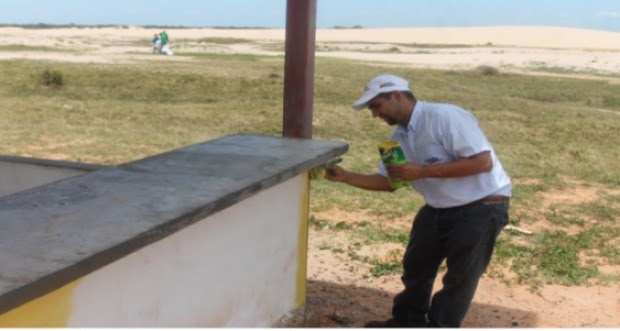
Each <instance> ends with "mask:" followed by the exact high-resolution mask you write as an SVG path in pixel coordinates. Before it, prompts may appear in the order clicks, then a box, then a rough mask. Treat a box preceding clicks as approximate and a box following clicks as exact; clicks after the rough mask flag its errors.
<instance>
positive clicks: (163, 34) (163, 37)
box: [159, 31, 168, 48]
mask: <svg viewBox="0 0 620 331" xmlns="http://www.w3.org/2000/svg"><path fill="white" fill-rule="evenodd" d="M159 39H160V40H161V48H163V47H164V46H166V45H167V44H168V34H167V33H166V31H162V32H161V33H160V34H159Z"/></svg>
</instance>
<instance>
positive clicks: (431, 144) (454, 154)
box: [379, 101, 512, 208]
mask: <svg viewBox="0 0 620 331" xmlns="http://www.w3.org/2000/svg"><path fill="white" fill-rule="evenodd" d="M391 139H392V140H396V141H398V142H399V143H400V145H401V147H402V149H403V152H404V154H405V156H406V157H407V161H408V162H413V163H416V164H419V165H422V166H426V165H430V164H434V163H448V162H451V161H454V160H456V159H460V158H466V157H470V156H472V155H475V154H478V153H481V152H485V151H490V153H491V158H492V160H493V169H492V170H491V171H490V172H487V173H481V174H477V175H472V176H466V177H455V178H423V179H418V180H415V181H413V183H412V185H413V188H414V189H415V190H416V191H418V192H420V193H421V194H422V195H423V196H424V199H425V200H426V203H427V204H428V205H430V206H431V207H435V208H449V207H456V206H462V205H465V204H468V203H470V202H473V201H476V200H478V199H481V198H484V197H486V196H488V195H503V196H511V195H512V193H511V191H512V186H511V184H510V178H509V177H508V175H507V174H506V172H505V171H504V168H503V167H502V164H501V163H500V162H499V159H498V158H497V155H495V151H494V150H493V147H492V146H491V144H490V143H489V141H488V140H487V138H486V136H485V135H484V133H483V132H482V130H481V129H480V127H479V126H478V121H477V120H476V118H475V117H474V116H473V115H472V114H471V113H470V112H469V111H466V110H464V109H462V108H460V107H458V106H455V105H450V104H438V103H427V102H422V101H418V102H417V103H416V105H415V108H414V109H413V115H412V116H411V120H410V121H409V125H408V126H407V127H404V126H402V125H399V126H398V127H397V128H396V129H395V130H394V132H393V133H392V137H391ZM379 173H380V174H381V175H383V176H387V170H386V169H385V166H384V164H383V162H381V163H380V166H379Z"/></svg>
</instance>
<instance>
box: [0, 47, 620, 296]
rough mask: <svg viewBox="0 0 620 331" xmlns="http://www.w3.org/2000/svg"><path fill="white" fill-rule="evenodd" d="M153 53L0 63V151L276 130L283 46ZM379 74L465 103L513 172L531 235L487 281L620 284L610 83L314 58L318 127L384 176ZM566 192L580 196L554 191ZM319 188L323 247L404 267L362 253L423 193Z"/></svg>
mask: <svg viewBox="0 0 620 331" xmlns="http://www.w3.org/2000/svg"><path fill="white" fill-rule="evenodd" d="M205 42H213V40H205ZM216 42H218V41H216ZM158 59H160V58H158V57H155V56H154V58H153V61H148V62H144V63H141V64H131V65H130V64H70V63H60V62H43V61H23V60H11V61H0V68H1V71H2V72H3V75H0V85H1V86H2V88H1V89H0V141H1V142H2V144H0V154H5V155H21V156H32V157H39V158H53V159H62V160H69V161H78V162H86V163H96V164H107V165H112V164H119V163H123V162H128V161H131V160H135V159H137V158H142V157H146V156H149V155H152V154H155V153H161V152H163V151H167V150H170V149H175V148H179V147H182V146H186V145H189V144H193V143H198V142H202V141H205V140H209V139H213V138H216V137H220V136H223V135H227V134H234V133H255V134H266V135H274V136H279V135H281V132H282V128H281V126H282V116H281V113H282V99H283V95H282V91H283V63H284V59H283V58H282V57H261V56H256V55H252V56H231V55H208V54H202V55H200V56H197V54H192V55H186V56H185V58H182V59H181V60H180V61H174V62H172V61H157V60H158ZM384 72H393V73H397V74H399V75H402V76H404V77H406V78H408V79H409V80H410V81H411V83H412V86H413V89H414V93H415V94H416V96H417V97H418V99H420V100H426V101H437V102H451V103H456V104H459V105H462V106H464V107H466V108H468V109H470V110H471V111H472V112H473V113H474V114H475V115H476V116H477V118H478V120H479V123H480V125H481V126H482V128H483V130H484V131H485V132H486V133H487V135H488V136H489V139H490V140H491V142H492V143H493V145H494V146H495V148H496V150H497V152H498V154H499V157H500V159H501V161H502V163H503V165H504V167H505V168H506V169H507V171H508V172H509V174H510V175H511V177H512V179H513V180H514V198H513V201H512V205H511V208H512V209H511V225H512V226H515V227H520V228H525V229H530V230H533V234H531V235H527V234H524V233H522V232H519V231H514V230H507V231H504V232H503V233H502V235H501V237H500V240H499V243H498V249H497V252H496V254H495V256H494V261H493V264H492V267H491V268H490V270H489V272H488V274H489V275H490V276H493V277H499V278H501V279H503V280H504V281H506V282H516V283H521V284H528V285H530V286H532V288H536V287H537V286H540V285H542V284H546V283H554V284H565V285H572V284H589V283H594V282H618V281H620V273H619V272H618V270H620V258H619V255H620V254H619V253H620V252H619V250H618V248H617V247H619V244H620V225H619V224H620V223H619V222H618V221H619V220H620V167H618V166H617V165H618V164H619V163H620V149H618V147H617V142H618V141H620V115H619V114H620V97H619V96H618V85H617V84H616V83H613V82H610V81H608V80H607V79H606V78H605V77H599V78H596V77H594V78H591V79H583V78H580V79H574V78H570V77H563V78H559V77H536V76H524V75H517V74H507V73H502V72H501V71H498V70H497V69H495V68H491V67H481V68H478V69H477V70H471V71H441V70H419V69H411V68H405V67H402V68H398V67H395V66H394V65H389V66H388V65H386V66H381V65H377V64H374V65H368V64H365V63H363V62H355V61H348V60H347V61H345V60H337V59H325V58H321V59H317V63H316V75H315V90H314V93H315V98H314V119H313V136H314V138H315V139H325V140H338V141H345V142H348V143H349V144H350V150H349V152H348V153H347V154H346V155H345V157H344V161H343V163H342V164H343V166H345V167H347V168H350V169H352V170H356V171H361V172H371V171H375V169H376V167H377V162H378V152H377V148H376V146H377V143H379V142H381V141H383V140H385V139H386V137H388V136H389V133H390V132H391V130H392V128H390V127H388V126H386V125H385V124H384V123H382V122H380V121H378V120H375V119H372V118H371V116H370V114H369V113H368V112H359V113H358V112H353V111H352V110H351V109H350V104H351V102H352V101H353V100H354V99H355V98H356V97H357V96H358V94H359V93H360V91H361V87H362V85H363V84H364V83H365V82H366V81H367V80H368V79H369V78H370V77H372V76H374V75H377V74H380V73H384ZM51 87H54V88H51ZM601 110H603V111H601ZM557 192H560V193H561V192H570V193H571V194H573V196H576V197H577V199H576V200H577V201H573V200H561V199H555V198H554V197H556V196H557V195H558V194H555V193H557ZM583 192H588V194H587V195H585V194H584V193H583ZM311 196H312V202H311V224H312V227H313V229H314V230H313V231H320V232H323V231H325V232H330V233H334V234H337V233H340V234H345V237H346V238H347V240H346V244H345V243H337V242H332V243H329V244H326V245H324V246H323V247H322V249H330V250H332V251H334V253H336V254H344V255H347V256H349V257H350V258H353V259H357V260H359V261H361V262H363V263H367V264H368V265H369V266H370V270H371V271H370V275H369V277H373V276H376V277H380V276H381V275H385V274H389V273H394V272H399V270H400V269H399V268H400V265H399V263H398V261H399V259H400V256H399V252H398V250H397V251H396V252H392V253H390V254H388V256H384V257H368V256H362V255H361V254H360V251H359V249H360V247H362V246H364V245H374V244H377V243H392V244H396V245H397V246H398V247H403V245H404V244H405V243H406V240H407V236H408V230H409V229H408V224H407V222H409V221H408V220H409V219H410V218H411V217H412V216H413V214H414V213H415V212H416V210H417V209H418V208H419V207H420V206H421V205H422V204H423V201H422V199H421V198H420V196H419V195H417V194H416V193H414V192H412V191H411V190H408V189H401V190H398V191H397V192H395V193H393V194H387V193H372V192H365V191H361V190H356V189H353V188H350V187H346V186H344V185H336V184H333V183H329V182H327V181H324V180H317V181H313V182H312V195H311ZM334 210H337V211H341V212H348V213H353V214H355V215H365V216H364V218H363V219H359V220H355V221H347V222H343V220H340V219H333V218H327V217H323V218H321V217H318V216H317V215H319V214H325V213H326V212H329V211H334ZM376 220H380V221H379V222H377V221H376ZM399 245H400V246H399Z"/></svg>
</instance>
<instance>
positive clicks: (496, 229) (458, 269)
mask: <svg viewBox="0 0 620 331" xmlns="http://www.w3.org/2000/svg"><path fill="white" fill-rule="evenodd" d="M508 208H509V203H508V202H500V203H494V204H485V203H482V202H480V203H474V204H471V205H466V206H462V207H454V208H433V207H430V206H428V205H425V206H423V207H422V208H421V209H420V211H419V212H418V214H417V215H416V217H415V219H414V221H413V227H412V230H411V234H410V237H409V243H408V245H407V249H406V250H405V254H404V257H403V268H404V272H403V275H402V282H403V284H404V286H405V289H404V290H403V291H402V292H401V293H399V294H398V295H397V296H396V297H395V298H394V306H393V308H392V315H393V318H394V319H395V320H397V321H398V322H400V323H401V324H403V325H407V326H412V327H416V326H418V327H433V326H438V327H459V326H460V325H461V323H462V321H463V319H464V318H465V315H466V314H467V310H468V309H469V306H470V304H471V301H472V299H473V297H474V294H475V292H476V288H477V286H478V281H479V279H480V277H481V276H482V274H483V273H484V271H485V270H486V268H487V266H488V264H489V261H490V260H491V255H492V254H493V248H494V247H495V240H496V238H497V236H498V235H499V233H500V231H501V230H502V229H503V227H504V226H505V225H506V224H507V223H508ZM444 259H445V260H446V265H447V272H446V274H445V276H444V277H443V288H442V289H441V290H439V291H438V292H437V293H435V295H434V296H433V297H432V298H431V294H432V292H433V284H434V282H435V278H436V277H437V272H438V270H439V266H440V265H441V263H442V262H443V261H444Z"/></svg>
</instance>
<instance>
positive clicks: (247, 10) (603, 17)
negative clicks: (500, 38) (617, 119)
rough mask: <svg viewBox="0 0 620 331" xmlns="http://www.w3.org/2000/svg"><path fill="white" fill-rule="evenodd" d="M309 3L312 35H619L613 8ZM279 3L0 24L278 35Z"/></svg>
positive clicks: (89, 8)
mask: <svg viewBox="0 0 620 331" xmlns="http://www.w3.org/2000/svg"><path fill="white" fill-rule="evenodd" d="M296 1H298V0H296ZM316 1H317V18H316V25H317V27H318V28H333V27H353V26H360V27H363V28H382V27H465V26H556V27H572V28H584V29H595V30H605V31H614V32H620V0H316ZM286 3H287V0H217V1H216V0H0V8H2V10H1V11H0V24H5V25H6V24H37V23H46V24H59V25H65V24H76V25H133V26H144V25H164V26H185V27H233V26H234V27H265V28H284V27H285V26H286ZM0 37H1V36H0Z"/></svg>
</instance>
